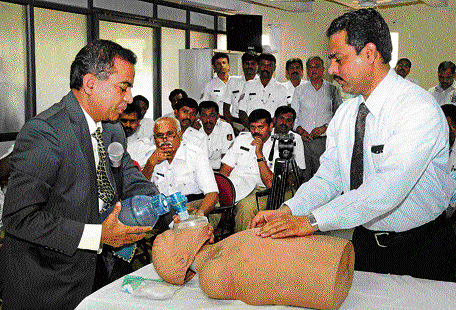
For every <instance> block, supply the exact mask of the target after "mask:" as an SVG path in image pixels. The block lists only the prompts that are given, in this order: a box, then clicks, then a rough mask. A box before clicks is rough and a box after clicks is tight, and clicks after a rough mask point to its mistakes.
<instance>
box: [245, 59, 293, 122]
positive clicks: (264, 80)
mask: <svg viewBox="0 0 456 310" xmlns="http://www.w3.org/2000/svg"><path fill="white" fill-rule="evenodd" d="M258 69H259V75H260V79H258V80H256V79H253V80H250V81H248V82H247V83H246V85H245V89H244V93H243V94H242V95H241V98H240V100H239V118H240V119H241V121H242V124H243V125H244V126H245V127H246V128H248V127H249V120H248V117H247V115H249V114H250V113H251V112H252V111H253V110H256V109H265V110H267V111H268V112H269V113H270V114H271V115H272V114H274V112H275V110H276V109H277V108H278V107H279V106H281V105H284V104H287V95H286V93H287V92H286V89H285V86H283V85H282V83H279V82H277V80H276V79H274V78H273V77H272V75H273V74H274V72H275V69H276V59H275V57H274V56H273V55H271V54H264V53H263V54H260V56H258Z"/></svg>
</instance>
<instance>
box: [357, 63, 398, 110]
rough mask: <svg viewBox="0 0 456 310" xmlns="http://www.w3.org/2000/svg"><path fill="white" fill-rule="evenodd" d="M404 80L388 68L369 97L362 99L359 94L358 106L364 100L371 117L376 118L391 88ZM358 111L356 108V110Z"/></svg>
mask: <svg viewBox="0 0 456 310" xmlns="http://www.w3.org/2000/svg"><path fill="white" fill-rule="evenodd" d="M404 81H405V80H404V79H403V78H402V77H400V76H399V75H398V74H397V73H396V71H394V69H390V70H389V71H388V74H387V75H386V76H385V77H384V78H383V80H382V81H381V82H380V83H379V84H378V85H377V87H375V89H374V91H373V92H372V93H371V94H370V96H369V98H367V100H366V101H364V98H363V96H362V95H359V96H358V97H357V98H358V106H359V105H360V104H361V102H363V101H364V102H365V103H366V106H367V108H368V109H369V112H370V114H372V116H373V117H375V118H377V117H378V116H379V114H380V111H381V110H382V108H383V106H384V105H385V104H386V103H387V101H388V97H389V96H390V95H391V93H392V92H391V90H392V89H394V88H395V87H396V85H398V84H401V83H403V82H404ZM356 111H358V110H356Z"/></svg>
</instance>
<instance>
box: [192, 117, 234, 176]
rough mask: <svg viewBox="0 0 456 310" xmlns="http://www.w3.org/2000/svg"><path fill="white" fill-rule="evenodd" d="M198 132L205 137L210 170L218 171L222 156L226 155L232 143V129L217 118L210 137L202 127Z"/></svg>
mask: <svg viewBox="0 0 456 310" xmlns="http://www.w3.org/2000/svg"><path fill="white" fill-rule="evenodd" d="M199 131H200V132H201V133H203V134H205V135H206V136H207V148H208V155H209V162H210V163H211V167H212V169H220V165H221V160H222V155H223V154H226V152H227V151H228V149H229V148H230V146H231V144H233V142H234V131H233V127H231V125H230V124H228V123H227V122H225V121H223V120H221V119H220V118H219V119H217V122H216V123H215V126H214V129H213V130H212V132H211V134H210V135H207V134H206V132H205V131H204V127H203V126H201V128H200V129H199Z"/></svg>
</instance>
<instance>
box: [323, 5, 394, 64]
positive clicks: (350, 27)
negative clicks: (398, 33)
mask: <svg viewBox="0 0 456 310" xmlns="http://www.w3.org/2000/svg"><path fill="white" fill-rule="evenodd" d="M343 30H345V31H346V32H347V39H346V40H347V42H346V43H347V44H348V45H351V46H353V47H354V48H355V50H356V53H357V54H359V53H360V52H361V50H362V49H363V48H364V46H366V45H367V44H368V43H373V44H374V45H375V46H376V47H377V50H378V52H379V53H380V55H381V56H382V58H383V63H389V62H390V61H391V53H392V50H393V43H392V42H391V34H390V31H389V27H388V25H387V24H386V22H385V20H384V19H383V17H382V16H381V15H380V13H378V12H377V11H376V10H374V9H360V10H356V11H351V12H348V13H345V14H344V15H342V16H340V17H338V18H336V19H335V20H333V21H332V23H331V25H330V26H329V28H328V30H326V36H327V37H328V38H329V37H331V36H332V35H333V34H335V33H337V32H340V31H343Z"/></svg>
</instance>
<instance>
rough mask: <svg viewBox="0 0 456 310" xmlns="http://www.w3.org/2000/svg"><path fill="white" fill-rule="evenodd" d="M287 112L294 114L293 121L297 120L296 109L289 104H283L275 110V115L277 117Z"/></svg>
mask: <svg viewBox="0 0 456 310" xmlns="http://www.w3.org/2000/svg"><path fill="white" fill-rule="evenodd" d="M287 113H291V114H293V121H294V120H296V111H295V109H293V108H292V107H290V106H289V105H281V106H280V107H278V108H277V109H276V110H275V112H274V117H275V118H277V117H279V116H280V115H283V114H287Z"/></svg>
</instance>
